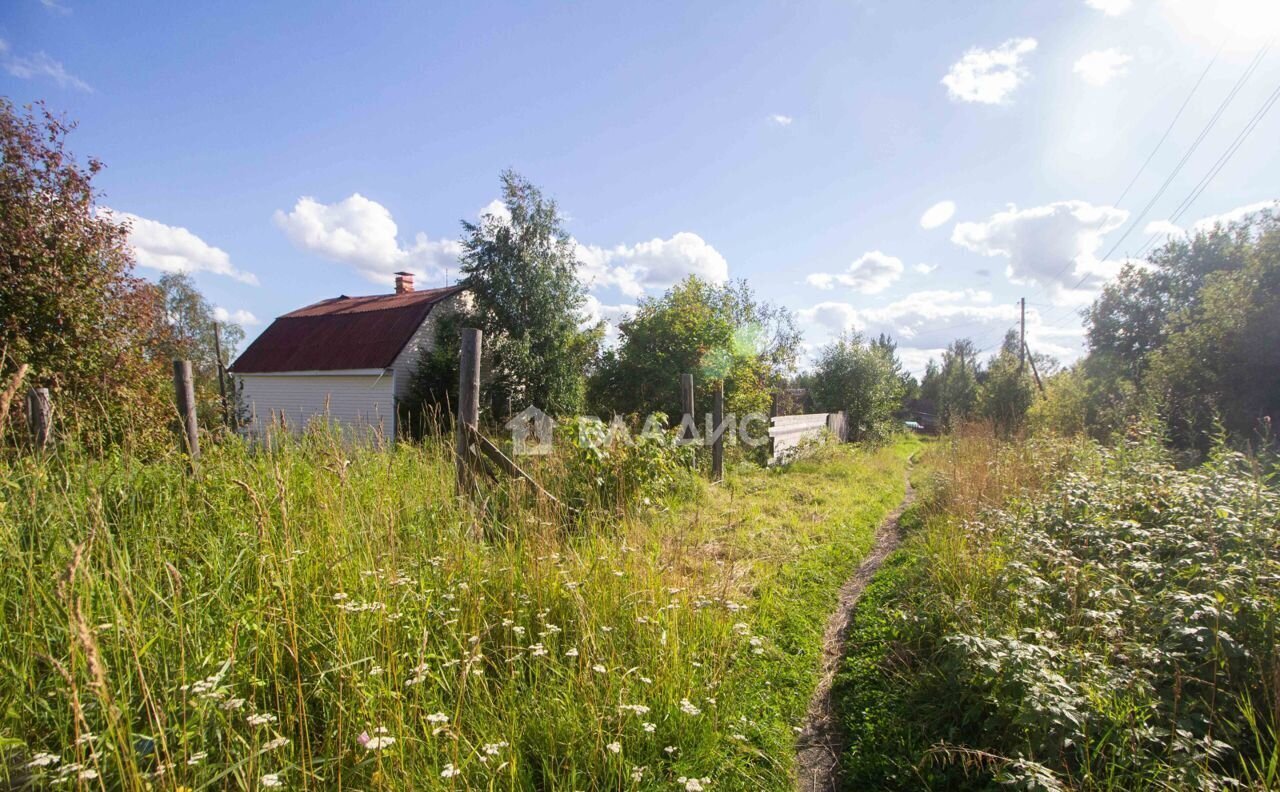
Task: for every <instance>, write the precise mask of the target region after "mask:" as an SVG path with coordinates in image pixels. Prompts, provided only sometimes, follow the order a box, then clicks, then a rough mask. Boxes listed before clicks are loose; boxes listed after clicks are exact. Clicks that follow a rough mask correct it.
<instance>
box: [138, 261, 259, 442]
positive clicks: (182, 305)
mask: <svg viewBox="0 0 1280 792" xmlns="http://www.w3.org/2000/svg"><path fill="white" fill-rule="evenodd" d="M156 287H157V288H158V289H159V291H160V297H161V300H162V301H163V304H164V315H165V318H166V321H167V322H168V325H169V334H168V336H167V337H166V338H165V339H164V341H163V343H162V344H161V345H160V348H159V349H158V350H156V351H157V353H158V354H159V355H160V356H161V357H162V359H164V360H179V359H181V360H190V361H191V369H192V373H193V375H194V379H195V386H196V400H197V402H198V403H199V404H198V406H199V413H200V419H201V423H202V424H204V425H205V426H218V425H220V424H221V423H222V422H223V417H222V416H223V414H222V405H221V401H220V392H219V390H218V373H219V368H220V366H226V365H228V363H229V362H230V361H231V360H233V359H234V358H235V354H236V349H238V348H239V346H240V343H241V342H242V341H244V330H243V329H242V328H241V327H240V325H238V324H236V323H235V322H217V320H216V319H215V318H214V314H213V306H211V305H210V304H209V301H208V300H206V299H205V298H204V295H203V294H201V293H200V291H199V290H198V289H197V288H196V285H195V282H194V281H193V280H192V279H191V276H190V275H186V274H183V273H180V272H170V273H165V274H164V275H162V276H160V281H159V283H157V284H156ZM215 326H216V328H217V330H216V332H217V333H218V338H217V341H216V343H215V339H214V333H215ZM219 345H220V346H221V350H222V359H221V362H220V361H219V359H218V353H217V350H218V347H219ZM231 396H234V394H233V393H231V394H229V395H228V402H229V405H228V406H230V407H232V409H234V406H233V405H231V404H230V400H231V399H230V397H231Z"/></svg>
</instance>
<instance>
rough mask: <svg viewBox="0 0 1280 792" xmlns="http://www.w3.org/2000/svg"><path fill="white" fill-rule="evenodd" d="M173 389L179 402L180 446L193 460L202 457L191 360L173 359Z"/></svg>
mask: <svg viewBox="0 0 1280 792" xmlns="http://www.w3.org/2000/svg"><path fill="white" fill-rule="evenodd" d="M173 391H174V394H175V396H176V397H177V402H178V421H179V423H180V431H179V433H178V434H179V441H178V443H179V446H180V447H181V449H182V450H183V451H186V452H187V453H188V454H189V455H190V456H191V459H192V460H196V459H199V458H200V424H199V422H197V421H196V385H195V380H194V379H193V378H192V376H191V361H190V360H175V361H173Z"/></svg>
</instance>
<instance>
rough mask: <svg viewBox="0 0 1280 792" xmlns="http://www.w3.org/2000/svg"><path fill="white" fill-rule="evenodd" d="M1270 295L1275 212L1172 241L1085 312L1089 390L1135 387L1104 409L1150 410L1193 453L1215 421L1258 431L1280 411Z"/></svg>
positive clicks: (1278, 270) (1278, 285)
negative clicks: (1116, 405)
mask: <svg viewBox="0 0 1280 792" xmlns="http://www.w3.org/2000/svg"><path fill="white" fill-rule="evenodd" d="M1277 295H1280V221H1278V220H1277V218H1276V217H1275V215H1274V214H1272V213H1270V212H1262V213H1259V214H1256V215H1254V216H1252V217H1249V218H1245V219H1244V220H1242V221H1240V222H1237V223H1232V224H1229V225H1226V226H1218V227H1215V228H1213V229H1210V230H1206V231H1202V232H1200V233H1197V234H1195V235H1194V236H1192V237H1191V238H1189V239H1185V240H1184V239H1179V240H1174V241H1172V242H1170V243H1168V244H1166V245H1165V246H1163V247H1162V248H1160V249H1159V250H1158V251H1156V253H1154V254H1153V255H1152V256H1151V257H1150V259H1149V260H1148V261H1147V262H1145V263H1144V264H1143V265H1141V266H1137V265H1134V266H1130V267H1128V268H1127V269H1126V270H1125V271H1124V272H1123V273H1122V275H1121V277H1120V278H1119V280H1117V282H1116V283H1114V284H1112V285H1110V286H1108V287H1107V288H1106V289H1104V291H1103V293H1102V295H1101V296H1100V297H1099V298H1098V300H1097V301H1096V302H1095V303H1094V305H1093V306H1092V307H1091V308H1090V309H1089V312H1088V316H1087V320H1088V340H1089V356H1088V359H1087V360H1086V362H1085V365H1084V367H1083V372H1084V373H1085V374H1086V375H1087V376H1088V377H1089V379H1090V383H1089V385H1088V387H1087V388H1086V390H1087V391H1089V392H1106V391H1109V392H1112V393H1131V394H1133V396H1132V397H1131V398H1130V400H1129V403H1128V404H1127V405H1125V407H1124V409H1123V410H1119V411H1117V410H1115V409H1112V410H1110V411H1109V412H1110V416H1111V422H1112V423H1115V415H1116V413H1117V412H1123V413H1127V414H1128V415H1136V414H1139V413H1147V414H1155V415H1159V416H1161V418H1162V419H1163V420H1164V421H1165V431H1166V433H1167V435H1168V439H1169V440H1170V441H1171V442H1172V443H1173V444H1174V446H1175V447H1177V448H1180V449H1184V450H1188V451H1192V452H1198V453H1203V452H1206V451H1207V450H1208V449H1209V446H1210V444H1211V435H1212V434H1213V433H1214V431H1215V427H1218V426H1221V428H1223V429H1225V430H1226V432H1227V433H1228V434H1229V435H1230V436H1231V437H1234V438H1236V439H1237V440H1250V439H1254V438H1255V437H1256V436H1257V433H1258V432H1260V431H1261V432H1262V433H1263V434H1266V433H1267V431H1266V429H1265V426H1264V424H1265V423H1266V422H1267V420H1270V421H1272V422H1274V421H1275V420H1276V419H1277V418H1280V357H1278V356H1280V297H1278V296H1277ZM1103 414H1104V415H1105V414H1106V413H1105V412H1104V413H1103ZM1097 420H1099V419H1098V418H1097V417H1095V416H1091V417H1090V421H1091V428H1093V429H1094V431H1095V434H1096V433H1097V431H1096V428H1097V424H1095V423H1092V422H1093V421H1097Z"/></svg>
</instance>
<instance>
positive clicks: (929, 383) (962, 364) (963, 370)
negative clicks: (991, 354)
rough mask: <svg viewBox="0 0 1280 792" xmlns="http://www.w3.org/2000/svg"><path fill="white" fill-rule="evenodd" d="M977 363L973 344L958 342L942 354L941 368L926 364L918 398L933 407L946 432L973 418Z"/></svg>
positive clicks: (975, 402)
mask: <svg viewBox="0 0 1280 792" xmlns="http://www.w3.org/2000/svg"><path fill="white" fill-rule="evenodd" d="M978 375H979V363H978V353H977V349H976V348H975V347H974V344H973V342H972V341H970V340H969V339H967V338H959V339H956V340H955V341H952V342H951V344H950V345H949V346H948V347H947V349H946V351H945V352H943V353H942V363H941V365H938V364H935V363H934V362H933V361H932V360H931V361H929V364H928V367H927V368H926V369H925V374H924V380H923V381H922V382H921V383H920V396H921V398H923V399H926V400H928V401H930V402H932V403H933V405H934V409H936V410H937V415H938V419H939V421H941V422H942V425H943V426H945V427H948V428H951V427H954V426H956V425H958V424H960V423H962V422H964V421H966V420H968V419H969V418H971V417H973V415H974V411H975V408H976V406H977V402H978Z"/></svg>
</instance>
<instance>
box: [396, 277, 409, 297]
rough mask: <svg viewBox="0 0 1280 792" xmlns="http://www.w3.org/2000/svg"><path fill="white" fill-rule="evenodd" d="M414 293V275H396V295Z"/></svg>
mask: <svg viewBox="0 0 1280 792" xmlns="http://www.w3.org/2000/svg"><path fill="white" fill-rule="evenodd" d="M411 291H413V273H412V272H397V273H396V294H405V293H407V292H411Z"/></svg>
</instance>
